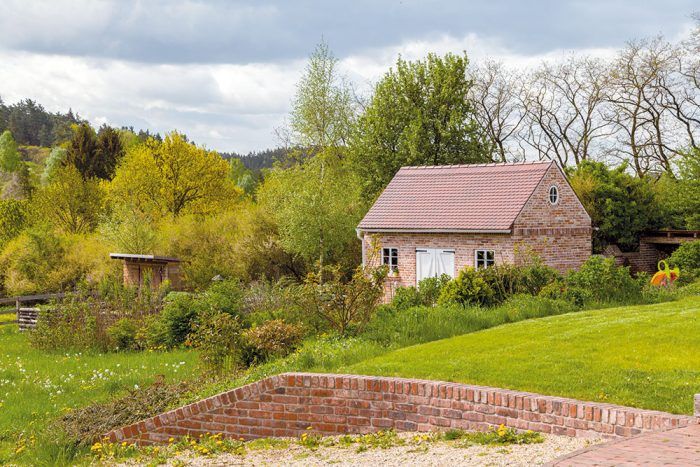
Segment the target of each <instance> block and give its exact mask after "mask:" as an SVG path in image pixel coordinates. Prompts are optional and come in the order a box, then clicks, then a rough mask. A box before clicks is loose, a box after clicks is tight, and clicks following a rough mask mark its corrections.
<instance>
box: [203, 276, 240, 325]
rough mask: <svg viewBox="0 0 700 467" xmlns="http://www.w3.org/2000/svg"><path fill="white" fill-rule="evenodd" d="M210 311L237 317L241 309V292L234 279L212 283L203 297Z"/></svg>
mask: <svg viewBox="0 0 700 467" xmlns="http://www.w3.org/2000/svg"><path fill="white" fill-rule="evenodd" d="M203 298H204V300H205V301H206V302H207V305H209V308H210V310H211V311H215V312H219V313H228V314H230V315H234V316H235V315H239V314H241V311H242V309H243V290H242V288H241V283H240V282H239V281H238V280H236V279H229V280H223V281H216V282H214V283H213V284H212V285H211V286H209V288H208V289H207V291H206V292H204V296H203Z"/></svg>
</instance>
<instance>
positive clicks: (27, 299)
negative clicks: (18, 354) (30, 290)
mask: <svg viewBox="0 0 700 467" xmlns="http://www.w3.org/2000/svg"><path fill="white" fill-rule="evenodd" d="M64 296H65V294H63V293H47V294H37V295H23V296H21V297H5V298H0V306H1V305H10V304H14V305H15V313H16V314H17V319H16V320H14V321H5V322H0V326H2V325H5V324H18V325H19V328H20V330H25V329H30V328H33V327H34V326H36V320H37V317H38V312H39V310H38V309H37V308H33V307H25V306H22V305H23V304H32V303H43V302H48V301H49V300H54V299H57V298H63V297H64Z"/></svg>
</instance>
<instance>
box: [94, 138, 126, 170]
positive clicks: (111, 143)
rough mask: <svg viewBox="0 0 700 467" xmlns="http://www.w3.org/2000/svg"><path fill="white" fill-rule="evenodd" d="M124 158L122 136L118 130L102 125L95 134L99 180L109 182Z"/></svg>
mask: <svg viewBox="0 0 700 467" xmlns="http://www.w3.org/2000/svg"><path fill="white" fill-rule="evenodd" d="M123 156H124V145H123V144H122V136H121V134H120V132H119V131H118V130H115V129H114V128H112V127H110V126H107V125H102V126H101V127H100V131H99V132H98V133H97V157H98V158H99V161H100V163H99V173H98V174H96V176H97V177H99V178H104V179H107V180H110V179H111V178H112V177H113V176H114V170H115V169H116V168H117V164H119V161H120V160H121V158H122V157H123Z"/></svg>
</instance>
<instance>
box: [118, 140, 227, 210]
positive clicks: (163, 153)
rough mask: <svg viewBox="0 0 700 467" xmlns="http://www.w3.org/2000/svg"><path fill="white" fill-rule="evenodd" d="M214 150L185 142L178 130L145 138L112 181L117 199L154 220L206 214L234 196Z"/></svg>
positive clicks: (128, 156) (222, 163) (127, 157)
mask: <svg viewBox="0 0 700 467" xmlns="http://www.w3.org/2000/svg"><path fill="white" fill-rule="evenodd" d="M227 175H228V164H227V163H226V161H225V160H224V159H222V158H221V157H220V156H219V154H218V153H216V152H214V151H207V150H206V149H203V148H199V147H197V146H195V145H194V144H192V143H189V142H188V141H187V140H186V138H185V137H184V136H182V135H180V134H178V133H176V132H173V133H171V134H169V135H166V137H165V139H164V140H163V141H162V142H160V141H157V140H155V139H149V140H148V141H146V142H145V143H143V144H141V145H138V146H135V147H133V148H131V149H130V150H129V152H127V154H126V155H125V156H124V159H123V161H122V163H121V164H120V165H119V167H118V168H117V171H116V174H115V176H114V179H113V180H112V183H111V193H112V197H113V199H114V201H115V202H116V203H126V204H128V205H130V206H131V207H132V208H133V209H136V210H137V211H140V212H143V213H147V214H149V215H151V216H152V217H153V218H154V219H158V218H160V217H162V216H172V217H178V216H180V215H182V214H187V213H191V214H207V213H212V212H216V211H217V210H218V209H220V208H221V207H222V206H224V205H229V204H230V203H232V202H234V201H235V200H237V199H238V196H239V195H240V193H241V191H240V190H239V189H238V188H237V187H236V186H235V185H234V184H233V182H232V181H231V180H230V179H229V178H228V177H227Z"/></svg>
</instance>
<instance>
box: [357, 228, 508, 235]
mask: <svg viewBox="0 0 700 467" xmlns="http://www.w3.org/2000/svg"><path fill="white" fill-rule="evenodd" d="M357 230H358V231H360V232H368V233H469V234H510V233H512V230H511V229H440V228H437V229H400V228H393V229H392V228H385V227H376V228H372V227H358V228H357Z"/></svg>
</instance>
